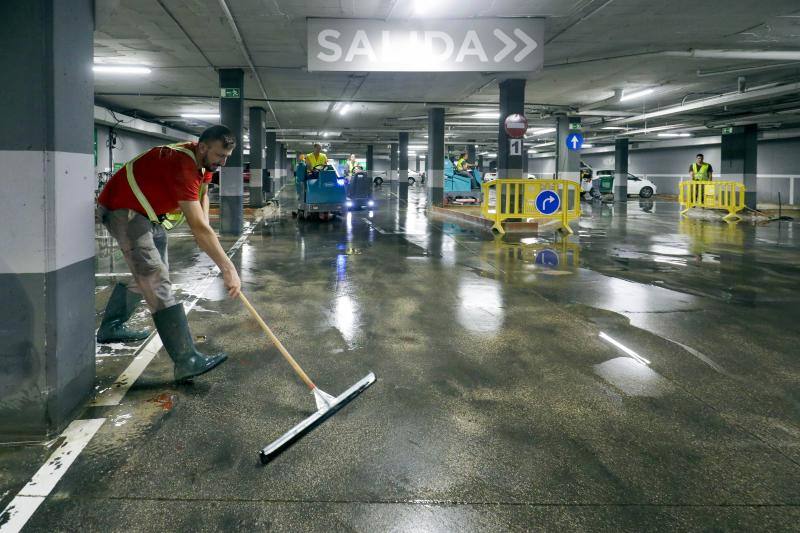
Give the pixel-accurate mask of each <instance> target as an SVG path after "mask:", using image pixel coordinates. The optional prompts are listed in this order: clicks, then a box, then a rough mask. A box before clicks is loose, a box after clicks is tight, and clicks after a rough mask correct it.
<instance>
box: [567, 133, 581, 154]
mask: <svg viewBox="0 0 800 533" xmlns="http://www.w3.org/2000/svg"><path fill="white" fill-rule="evenodd" d="M582 146H583V135H581V134H580V133H570V134H569V135H567V148H568V149H570V150H572V151H573V152H577V151H578V150H580V149H581V147H582Z"/></svg>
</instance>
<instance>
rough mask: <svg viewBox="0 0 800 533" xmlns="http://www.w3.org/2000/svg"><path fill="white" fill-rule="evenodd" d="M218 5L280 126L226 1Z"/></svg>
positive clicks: (220, 1) (221, 1)
mask: <svg viewBox="0 0 800 533" xmlns="http://www.w3.org/2000/svg"><path fill="white" fill-rule="evenodd" d="M219 7H220V8H221V9H222V11H223V12H224V13H225V18H226V19H227V20H228V25H229V26H230V27H231V31H232V32H233V37H234V39H236V42H237V43H238V44H239V50H240V51H241V52H242V55H243V56H244V59H245V61H247V65H248V66H249V67H250V72H251V73H252V74H253V78H255V80H256V83H257V84H258V88H259V90H260V91H261V95H262V96H263V97H264V100H265V101H266V102H267V107H269V111H270V113H272V118H274V119H275V124H277V125H278V127H279V128H280V126H281V123H280V122H279V121H278V115H276V114H275V110H274V109H272V104H271V103H270V99H269V96H268V95H267V89H265V88H264V84H263V83H262V82H261V76H259V75H258V70H256V66H255V64H254V63H253V59H252V58H251V57H250V52H249V51H248V50H247V45H246V44H245V43H244V39H243V38H242V34H241V33H239V27H238V26H237V25H236V20H235V19H234V18H233V13H231V10H230V8H228V3H227V2H226V1H225V0H219Z"/></svg>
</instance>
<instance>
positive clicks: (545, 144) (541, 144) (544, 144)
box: [533, 141, 556, 148]
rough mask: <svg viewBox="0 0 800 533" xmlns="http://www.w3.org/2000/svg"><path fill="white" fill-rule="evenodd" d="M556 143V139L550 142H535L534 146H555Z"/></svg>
mask: <svg viewBox="0 0 800 533" xmlns="http://www.w3.org/2000/svg"><path fill="white" fill-rule="evenodd" d="M555 144H556V143H555V142H554V141H550V142H546V143H539V144H534V145H533V147H534V148H544V147H545V146H555Z"/></svg>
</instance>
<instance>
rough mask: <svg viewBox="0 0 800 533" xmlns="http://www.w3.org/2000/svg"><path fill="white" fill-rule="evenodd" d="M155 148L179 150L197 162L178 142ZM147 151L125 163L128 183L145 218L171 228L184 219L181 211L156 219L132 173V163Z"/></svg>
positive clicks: (192, 153)
mask: <svg viewBox="0 0 800 533" xmlns="http://www.w3.org/2000/svg"><path fill="white" fill-rule="evenodd" d="M156 148H169V149H170V150H175V151H176V152H181V153H183V154H186V155H188V156H189V157H191V158H192V161H194V164H195V165H196V164H197V157H196V156H195V154H194V152H193V151H191V150H189V149H188V148H186V147H185V146H183V144H180V143H175V144H166V145H163V146H157V147H156ZM149 151H150V150H148V151H147V152H149ZM147 152H142V153H141V154H139V155H137V156H136V157H134V158H133V159H131V160H130V161H128V162H127V163H126V164H125V174H127V177H128V185H129V186H130V188H131V191H132V192H133V195H134V196H135V197H136V199H137V200H138V201H139V204H140V205H141V206H142V208H143V209H144V211H145V213H147V218H148V219H149V220H150V222H152V223H153V224H161V226H162V227H163V228H164V229H166V230H171V229H172V228H174V227H175V226H177V225H179V224H181V223H182V222H183V221H184V220H186V218H185V217H184V216H183V213H180V214H167V215H166V217H165V218H164V220H158V216H157V215H156V212H155V211H154V210H153V206H152V205H150V202H149V201H147V197H145V195H144V193H143V192H142V190H141V189H140V188H139V184H138V183H136V178H135V177H134V175H133V163H134V162H135V161H136V160H137V159H139V158H140V157H142V156H143V155H144V154H146V153H147ZM201 190H202V189H201ZM201 198H202V196H201Z"/></svg>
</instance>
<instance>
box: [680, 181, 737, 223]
mask: <svg viewBox="0 0 800 533" xmlns="http://www.w3.org/2000/svg"><path fill="white" fill-rule="evenodd" d="M678 202H680V204H681V207H683V208H684V209H683V211H681V215H683V214H685V213H686V212H687V211H688V210H689V209H691V208H693V207H704V208H706V209H724V210H726V211H727V212H728V214H727V215H725V216H724V217H723V219H724V220H726V221H729V220H733V219H737V220H738V219H740V218H742V217H740V216H739V215H738V214H737V213H738V212H739V211H741V210H742V209H744V184H742V183H738V182H735V181H682V182H681V183H680V191H679V195H678Z"/></svg>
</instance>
